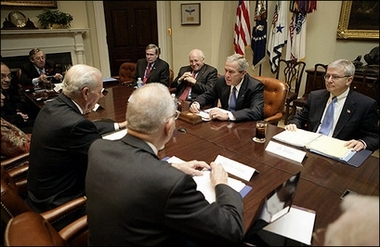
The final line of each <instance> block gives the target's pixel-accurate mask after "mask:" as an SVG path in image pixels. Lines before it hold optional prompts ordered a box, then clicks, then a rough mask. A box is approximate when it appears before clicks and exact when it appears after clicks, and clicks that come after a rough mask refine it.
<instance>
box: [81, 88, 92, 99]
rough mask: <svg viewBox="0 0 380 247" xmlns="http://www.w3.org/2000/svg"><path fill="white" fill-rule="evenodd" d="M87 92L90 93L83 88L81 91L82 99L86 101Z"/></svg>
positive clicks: (87, 89)
mask: <svg viewBox="0 0 380 247" xmlns="http://www.w3.org/2000/svg"><path fill="white" fill-rule="evenodd" d="M89 92H90V89H89V88H88V87H83V88H82V90H81V93H82V96H83V98H85V99H87V96H88V94H89Z"/></svg>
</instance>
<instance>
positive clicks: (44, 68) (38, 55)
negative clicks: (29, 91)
mask: <svg viewBox="0 0 380 247" xmlns="http://www.w3.org/2000/svg"><path fill="white" fill-rule="evenodd" d="M58 72H60V71H59V70H58V69H57V68H56V65H55V63H54V62H53V61H49V60H46V55H45V52H44V51H42V50H41V49H39V48H33V49H32V50H30V52H29V61H28V62H27V63H25V64H24V65H23V66H21V84H22V85H33V81H34V82H36V84H38V83H46V82H47V76H53V77H52V78H51V81H52V82H53V83H59V82H61V81H62V79H63V76H62V74H60V73H58Z"/></svg>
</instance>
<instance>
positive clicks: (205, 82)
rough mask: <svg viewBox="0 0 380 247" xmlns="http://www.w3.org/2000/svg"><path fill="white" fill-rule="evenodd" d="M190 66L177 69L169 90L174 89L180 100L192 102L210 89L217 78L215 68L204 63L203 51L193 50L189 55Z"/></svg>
mask: <svg viewBox="0 0 380 247" xmlns="http://www.w3.org/2000/svg"><path fill="white" fill-rule="evenodd" d="M189 63H190V65H187V66H183V67H181V68H180V69H179V72H178V75H177V77H176V78H175V79H174V81H173V83H172V85H171V88H176V97H177V98H178V99H180V100H190V101H191V100H194V99H195V98H196V97H197V96H198V95H200V94H202V93H204V92H206V91H207V90H209V89H211V88H212V87H213V86H214V85H215V83H216V79H217V78H218V77H217V76H218V71H217V69H216V68H214V67H212V66H211V65H208V64H206V63H205V55H204V53H203V51H201V50H199V49H194V50H192V51H190V53H189Z"/></svg>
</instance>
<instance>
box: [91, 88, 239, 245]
mask: <svg viewBox="0 0 380 247" xmlns="http://www.w3.org/2000/svg"><path fill="white" fill-rule="evenodd" d="M126 116H127V117H126V118H127V121H128V134H127V135H126V136H124V137H123V138H122V139H121V140H118V141H109V140H97V141H95V142H94V143H93V144H92V145H91V147H90V150H89V152H88V156H89V163H88V169H87V175H86V194H87V198H88V201H87V215H88V225H89V244H90V245H94V246H195V245H199V246H222V245H223V246H224V245H228V246H231V245H232V246H234V245H236V246H238V244H239V243H240V242H241V239H242V237H243V231H244V226H243V218H242V216H243V215H242V213H243V203H242V198H241V196H240V194H239V193H238V192H236V191H235V190H234V189H232V188H231V187H229V186H228V185H227V179H228V175H227V172H226V171H225V170H224V169H223V166H222V165H221V164H219V163H218V164H217V163H214V162H211V164H210V165H208V164H206V163H205V162H204V161H190V162H186V163H178V164H170V163H168V162H167V161H162V160H160V159H159V158H158V156H157V154H158V150H159V149H160V148H161V147H162V146H164V145H165V144H166V143H167V142H168V141H169V140H170V138H171V137H172V134H173V132H174V131H175V129H176V118H177V117H178V112H177V111H176V110H175V106H174V102H173V100H172V98H171V96H170V94H169V91H168V89H167V88H166V87H165V86H163V85H162V84H159V83H150V84H147V85H145V86H143V87H141V88H138V89H136V90H135V91H134V92H133V94H132V96H131V97H130V99H129V102H128V106H127V114H126ZM210 168H211V175H210V176H211V181H212V183H213V186H214V187H215V193H216V202H214V203H212V204H209V203H208V201H207V200H206V199H205V197H204V196H203V194H202V193H201V192H199V191H198V190H197V189H196V188H197V186H196V183H195V182H194V180H193V178H192V174H194V175H197V176H202V175H203V172H202V171H201V170H202V169H210Z"/></svg>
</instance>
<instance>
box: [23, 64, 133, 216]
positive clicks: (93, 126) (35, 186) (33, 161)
mask: <svg viewBox="0 0 380 247" xmlns="http://www.w3.org/2000/svg"><path fill="white" fill-rule="evenodd" d="M102 89H103V78H102V73H101V72H100V71H99V70H98V69H96V68H94V67H91V66H88V65H84V64H77V65H74V66H73V67H71V68H70V69H69V70H68V72H67V73H66V76H65V79H64V81H63V91H62V93H61V94H60V95H58V97H57V98H55V99H54V100H53V101H51V102H49V103H47V104H46V105H45V106H44V107H43V108H42V109H41V110H40V112H39V113H38V115H37V117H36V120H35V123H34V127H33V132H32V140H31V146H30V157H29V170H28V191H27V200H26V201H27V203H28V205H29V206H30V207H31V208H32V209H33V210H35V211H36V212H44V211H47V210H50V209H52V208H55V207H57V206H60V205H62V204H64V203H66V202H68V201H70V200H73V199H75V198H78V197H81V196H84V195H85V190H84V181H85V174H86V169H87V151H88V148H89V147H90V145H91V143H92V142H93V141H94V140H96V139H100V138H101V135H102V134H105V133H107V132H111V131H114V130H116V129H119V128H125V127H126V125H127V123H126V122H122V123H112V122H102V121H96V122H92V121H90V120H89V119H87V118H86V116H84V115H85V114H87V113H89V112H90V111H91V110H92V109H93V108H94V106H95V104H96V103H97V101H98V100H99V99H100V98H101V97H103V95H102Z"/></svg>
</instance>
